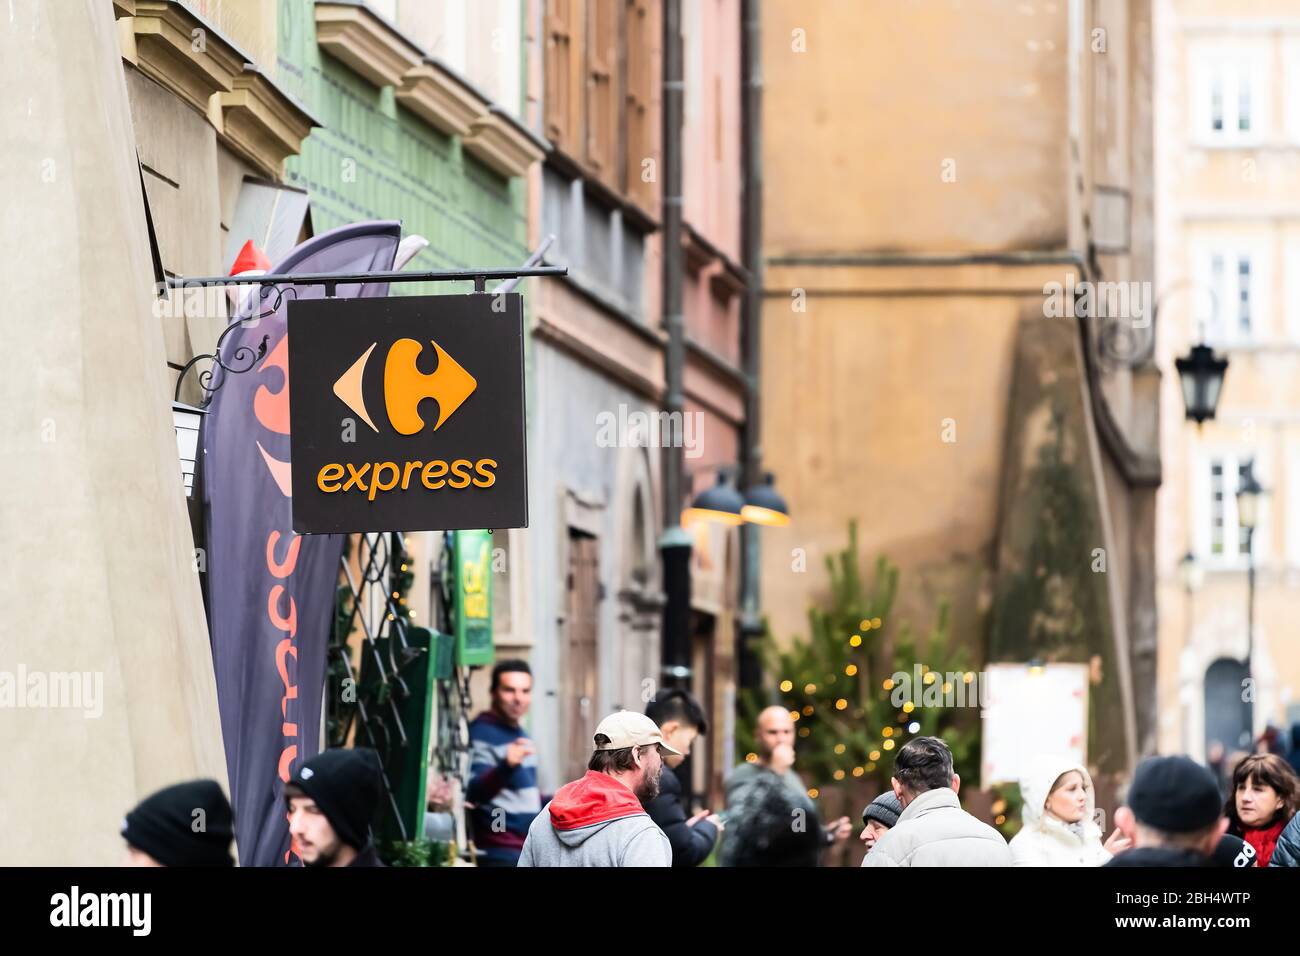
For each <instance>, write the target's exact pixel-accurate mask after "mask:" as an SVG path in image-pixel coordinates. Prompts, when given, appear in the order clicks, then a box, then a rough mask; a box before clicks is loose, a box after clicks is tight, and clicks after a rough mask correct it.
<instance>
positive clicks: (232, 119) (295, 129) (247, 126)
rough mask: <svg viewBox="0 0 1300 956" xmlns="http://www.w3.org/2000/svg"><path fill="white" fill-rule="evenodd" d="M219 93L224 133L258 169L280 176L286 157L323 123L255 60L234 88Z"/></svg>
mask: <svg viewBox="0 0 1300 956" xmlns="http://www.w3.org/2000/svg"><path fill="white" fill-rule="evenodd" d="M218 95H219V103H220V106H221V125H222V128H221V136H222V139H223V141H224V142H226V143H227V144H228V145H229V146H230V147H231V149H232V150H233V151H234V152H236V153H238V154H239V155H240V156H242V157H244V158H245V159H246V160H248V161H249V162H250V163H252V164H253V166H254V167H256V168H257V169H258V170H260V171H261V172H263V173H266V174H268V175H270V176H271V177H272V178H273V179H277V180H278V179H279V178H280V177H281V176H282V174H283V172H284V161H285V159H287V158H288V157H289V156H296V155H298V153H299V152H301V150H302V141H303V140H304V139H306V138H307V136H308V134H310V133H311V131H312V128H313V127H316V126H320V125H321V124H320V123H319V122H318V121H317V120H316V118H315V117H313V116H312V115H311V114H310V113H308V112H307V111H306V110H305V109H304V108H303V107H302V106H301V105H300V104H298V103H297V102H296V101H295V100H294V99H293V98H292V97H290V96H289V95H288V94H287V93H285V92H284V91H282V90H281V89H280V88H279V87H277V86H276V85H275V84H274V83H272V82H271V80H270V78H269V77H268V76H267V75H266V74H265V73H263V72H262V71H261V70H259V69H257V68H256V67H255V66H253V65H252V64H249V65H247V66H246V67H245V68H244V72H243V73H241V74H240V75H239V76H237V77H235V79H234V82H233V89H231V90H230V91H229V92H223V93H220V94H218Z"/></svg>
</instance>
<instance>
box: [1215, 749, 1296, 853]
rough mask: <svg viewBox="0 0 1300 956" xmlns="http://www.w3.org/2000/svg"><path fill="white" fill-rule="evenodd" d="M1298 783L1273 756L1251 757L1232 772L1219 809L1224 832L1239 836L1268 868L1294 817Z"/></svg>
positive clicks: (1291, 773)
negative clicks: (1225, 826) (1225, 821)
mask: <svg viewBox="0 0 1300 956" xmlns="http://www.w3.org/2000/svg"><path fill="white" fill-rule="evenodd" d="M1297 801H1300V780H1297V779H1296V775H1295V771H1293V770H1292V769H1291V765H1290V764H1288V763H1287V762H1286V761H1285V760H1283V759H1282V758H1281V757H1279V756H1277V755H1276V754H1251V755H1250V756H1249V757H1247V758H1246V759H1245V760H1243V761H1242V762H1241V763H1239V764H1237V766H1236V768H1235V769H1234V770H1233V772H1232V793H1231V795H1230V796H1229V797H1228V800H1227V803H1226V804H1225V806H1224V808H1223V813H1224V816H1226V817H1227V818H1228V832H1229V833H1230V834H1232V835H1233V836H1239V837H1241V838H1242V839H1243V840H1245V841H1246V842H1247V843H1249V844H1250V845H1251V846H1252V847H1254V848H1255V852H1256V853H1257V854H1258V856H1259V861H1258V865H1259V866H1268V864H1269V861H1270V860H1271V859H1272V858H1273V850H1274V847H1276V845H1277V841H1278V838H1279V837H1280V836H1281V835H1282V830H1283V829H1284V828H1285V827H1286V825H1287V824H1288V823H1290V822H1291V818H1292V817H1293V816H1295V813H1296V806H1297Z"/></svg>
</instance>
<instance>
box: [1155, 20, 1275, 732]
mask: <svg viewBox="0 0 1300 956" xmlns="http://www.w3.org/2000/svg"><path fill="white" fill-rule="evenodd" d="M1156 27H1157V36H1158V48H1159V49H1160V50H1161V58H1160V60H1159V69H1158V72H1157V78H1156V93H1157V102H1158V104H1159V106H1158V110H1157V117H1158V126H1157V128H1158V130H1159V135H1158V138H1157V139H1158V143H1159V147H1158V149H1157V181H1158V182H1159V184H1160V191H1159V195H1158V200H1157V213H1158V232H1157V247H1158V249H1159V250H1160V258H1159V262H1158V268H1157V275H1158V277H1159V286H1160V288H1161V289H1166V290H1175V289H1176V290H1177V294H1174V293H1172V292H1171V293H1170V294H1168V296H1167V300H1166V304H1164V305H1163V306H1162V308H1161V311H1160V316H1159V322H1158V330H1159V335H1158V338H1159V362H1160V365H1161V367H1162V368H1166V369H1172V366H1173V361H1174V359H1175V358H1176V357H1177V356H1179V355H1184V354H1186V353H1187V350H1188V348H1189V347H1190V346H1191V345H1194V344H1196V343H1198V342H1205V343H1206V344H1209V345H1211V346H1212V347H1213V348H1214V349H1215V351H1216V352H1217V353H1218V354H1219V355H1220V356H1222V357H1224V358H1227V359H1228V361H1229V367H1228V371H1227V375H1226V378H1225V382H1224V388H1223V393H1222V397H1221V399H1220V401H1219V406H1218V412H1217V416H1216V418H1215V420H1213V421H1210V422H1207V423H1206V424H1205V425H1204V426H1203V427H1202V428H1200V429H1199V430H1198V429H1197V428H1196V427H1195V426H1193V425H1191V424H1190V423H1186V422H1184V420H1183V411H1182V398H1181V395H1180V394H1179V391H1178V387H1177V382H1176V380H1175V379H1174V378H1173V377H1167V378H1166V381H1165V383H1164V387H1163V390H1162V393H1161V412H1162V430H1161V448H1162V452H1163V455H1164V457H1165V460H1166V466H1167V467H1166V482H1165V485H1164V487H1163V488H1162V489H1161V492H1160V501H1159V527H1160V535H1159V540H1158V567H1159V581H1160V584H1159V606H1160V615H1159V619H1160V680H1159V695H1160V746H1161V749H1163V750H1169V751H1174V750H1180V751H1186V752H1189V753H1191V754H1192V755H1194V756H1197V757H1200V756H1203V755H1204V754H1205V752H1206V749H1207V747H1208V746H1209V745H1210V744H1211V743H1213V742H1215V741H1217V742H1219V743H1221V744H1222V745H1223V746H1224V747H1225V748H1227V749H1228V750H1233V749H1237V748H1239V747H1243V746H1244V747H1245V749H1249V739H1248V738H1249V735H1250V734H1253V735H1254V736H1258V735H1259V734H1260V733H1261V732H1262V731H1263V730H1264V729H1265V728H1266V726H1267V724H1268V723H1270V722H1272V723H1274V724H1277V725H1279V726H1283V727H1285V726H1287V725H1289V724H1290V723H1292V722H1295V721H1297V720H1300V709H1298V705H1300V644H1297V642H1296V640H1295V631H1296V624H1295V621H1296V614H1297V611H1300V411H1298V409H1300V297H1297V295H1296V292H1295V289H1294V288H1293V286H1292V281H1293V280H1294V277H1295V276H1296V275H1297V274H1300V9H1297V7H1296V5H1295V4H1294V3H1285V2H1259V3H1251V4H1239V3H1230V2H1222V3H1214V2H1184V0H1161V2H1160V3H1159V4H1158V5H1157V16H1156ZM1248 467H1253V470H1254V475H1255V478H1256V480H1257V481H1258V482H1259V484H1260V485H1262V486H1263V487H1264V489H1265V492H1266V493H1265V495H1264V497H1263V499H1262V503H1261V507H1260V509H1259V518H1258V528H1257V530H1256V531H1255V532H1254V535H1253V541H1252V547H1250V548H1247V545H1246V540H1247V538H1246V533H1245V530H1244V529H1243V528H1242V527H1241V522H1240V520H1239V518H1240V516H1239V514H1238V509H1237V501H1236V491H1237V489H1238V487H1239V485H1240V483H1241V481H1242V480H1243V470H1244V469H1246V468H1248ZM1252 550H1253V552H1254V554H1253V558H1254V564H1255V568H1256V587H1255V608H1254V628H1253V641H1252V640H1251V639H1250V628H1249V626H1248V621H1249V620H1250V617H1251V613H1250V608H1249V584H1248V568H1249V565H1250V563H1251V551H1252ZM1189 554H1190V555H1191V556H1192V559H1193V560H1194V562H1195V570H1194V573H1193V574H1192V575H1191V576H1188V575H1187V574H1185V573H1183V571H1184V570H1185V565H1184V563H1183V562H1184V559H1185V555H1189ZM1248 651H1249V652H1250V656H1251V663H1252V667H1251V673H1250V674H1249V675H1247V673H1246V669H1245V661H1246V657H1247V653H1248ZM1248 676H1249V677H1250V678H1252V679H1253V686H1252V685H1250V684H1246V685H1243V683H1242V682H1243V681H1244V680H1246V679H1247V677H1248ZM1243 696H1245V697H1247V698H1249V697H1252V696H1253V698H1254V699H1253V707H1252V708H1249V709H1247V708H1244V707H1242V703H1243V701H1242V698H1243ZM1247 720H1249V721H1250V726H1249V727H1247V726H1246V723H1245V722H1246V721H1247Z"/></svg>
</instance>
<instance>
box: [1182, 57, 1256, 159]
mask: <svg viewBox="0 0 1300 956" xmlns="http://www.w3.org/2000/svg"><path fill="white" fill-rule="evenodd" d="M1193 63H1194V67H1193V69H1194V71H1195V74H1194V75H1195V81H1194V83H1193V87H1192V89H1193V90H1194V96H1193V103H1192V107H1193V108H1192V124H1193V129H1194V133H1195V137H1194V138H1196V139H1200V140H1203V141H1206V142H1211V143H1236V142H1249V141H1252V140H1257V139H1259V137H1260V135H1261V134H1262V132H1263V129H1262V126H1263V120H1264V118H1265V117H1266V116H1267V115H1268V112H1267V105H1268V104H1267V89H1266V84H1265V83H1264V77H1265V76H1266V75H1267V74H1266V73H1265V72H1264V71H1263V70H1262V68H1261V60H1260V58H1258V57H1255V56H1251V55H1244V54H1228V55H1223V54H1213V53H1203V54H1201V55H1199V56H1195V57H1194V58H1193Z"/></svg>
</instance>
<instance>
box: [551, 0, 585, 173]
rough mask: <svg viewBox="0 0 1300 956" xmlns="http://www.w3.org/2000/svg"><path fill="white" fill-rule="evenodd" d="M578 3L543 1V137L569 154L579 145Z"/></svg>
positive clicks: (579, 24)
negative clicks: (544, 126) (544, 132)
mask: <svg viewBox="0 0 1300 956" xmlns="http://www.w3.org/2000/svg"><path fill="white" fill-rule="evenodd" d="M583 7H584V4H583V3H582V2H581V0H546V55H545V71H546V90H545V103H546V114H545V122H546V138H547V139H549V140H550V141H551V142H552V143H554V144H555V145H556V146H557V147H558V148H559V149H562V150H564V151H565V152H566V153H570V154H572V153H573V152H574V151H575V150H574V147H575V146H576V145H580V144H581V143H582V97H581V95H580V92H581V89H582V86H581V76H582V26H583V24H582V14H583Z"/></svg>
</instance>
